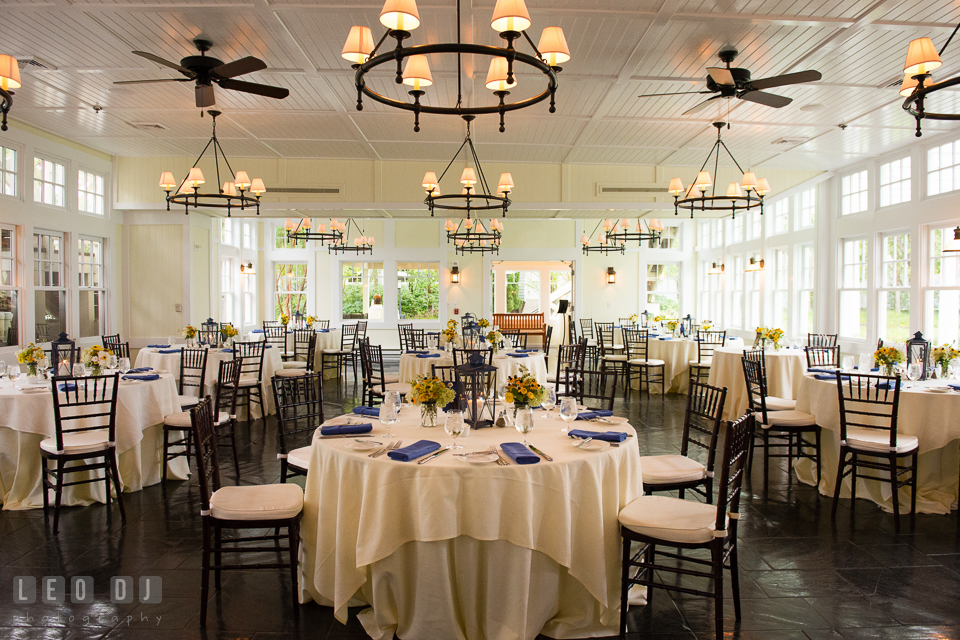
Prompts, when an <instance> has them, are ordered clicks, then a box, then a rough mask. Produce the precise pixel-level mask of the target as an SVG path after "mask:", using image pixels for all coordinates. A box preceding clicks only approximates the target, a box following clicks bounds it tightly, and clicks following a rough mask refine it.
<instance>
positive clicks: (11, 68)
mask: <svg viewBox="0 0 960 640" xmlns="http://www.w3.org/2000/svg"><path fill="white" fill-rule="evenodd" d="M21 86H23V85H21V84H20V65H19V64H18V63H17V59H16V58H14V57H13V56H8V55H0V87H2V88H3V90H4V91H9V90H10V89H19V88H20V87H21Z"/></svg>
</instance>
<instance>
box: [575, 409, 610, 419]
mask: <svg viewBox="0 0 960 640" xmlns="http://www.w3.org/2000/svg"><path fill="white" fill-rule="evenodd" d="M612 415H613V411H607V410H606V409H598V410H596V411H581V412H580V413H578V414H577V420H593V419H594V418H606V417H607V416H612Z"/></svg>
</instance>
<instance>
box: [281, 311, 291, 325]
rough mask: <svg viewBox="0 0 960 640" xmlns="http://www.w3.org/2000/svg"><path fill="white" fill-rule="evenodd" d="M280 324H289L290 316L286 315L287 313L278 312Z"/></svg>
mask: <svg viewBox="0 0 960 640" xmlns="http://www.w3.org/2000/svg"><path fill="white" fill-rule="evenodd" d="M280 324H282V325H283V326H287V325H288V324H290V316H288V315H287V314H285V313H281V314H280Z"/></svg>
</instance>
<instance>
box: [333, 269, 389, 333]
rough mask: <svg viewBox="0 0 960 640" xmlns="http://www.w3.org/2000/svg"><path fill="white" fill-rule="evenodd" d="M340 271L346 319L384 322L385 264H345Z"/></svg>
mask: <svg viewBox="0 0 960 640" xmlns="http://www.w3.org/2000/svg"><path fill="white" fill-rule="evenodd" d="M340 271H341V274H342V275H343V285H342V287H341V300H342V303H343V317H344V319H359V318H369V319H371V320H383V263H382V262H344V263H342V264H341V266H340Z"/></svg>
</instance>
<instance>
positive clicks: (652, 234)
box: [603, 218, 663, 244]
mask: <svg viewBox="0 0 960 640" xmlns="http://www.w3.org/2000/svg"><path fill="white" fill-rule="evenodd" d="M603 230H604V232H605V234H606V237H607V240H609V241H611V242H624V243H626V242H634V241H636V242H637V244H643V243H644V242H649V241H652V240H659V239H660V236H661V235H662V234H663V223H662V222H660V221H659V220H657V219H656V218H653V219H652V220H644V221H641V220H637V226H636V227H634V226H633V224H632V223H631V222H630V221H629V220H627V219H626V218H624V219H623V220H621V221H620V230H619V231H618V230H617V221H616V220H607V221H606V222H604V224H603Z"/></svg>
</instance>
